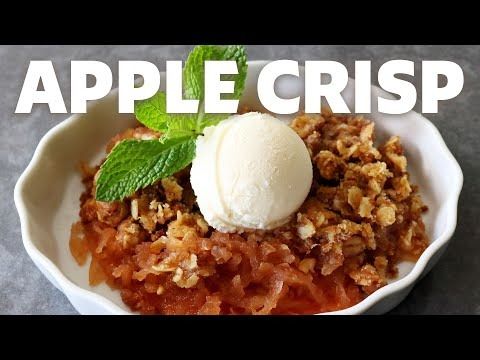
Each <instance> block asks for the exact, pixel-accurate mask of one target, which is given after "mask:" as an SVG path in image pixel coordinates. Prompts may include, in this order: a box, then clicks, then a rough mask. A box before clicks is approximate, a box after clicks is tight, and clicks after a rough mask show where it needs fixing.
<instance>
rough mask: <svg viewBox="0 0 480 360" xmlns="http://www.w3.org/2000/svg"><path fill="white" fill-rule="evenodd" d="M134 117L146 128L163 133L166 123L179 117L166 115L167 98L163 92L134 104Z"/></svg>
mask: <svg viewBox="0 0 480 360" xmlns="http://www.w3.org/2000/svg"><path fill="white" fill-rule="evenodd" d="M135 116H136V117H137V119H138V121H140V122H141V123H142V124H143V125H145V126H146V127H148V128H150V129H152V130H155V131H160V132H164V131H166V130H167V122H168V121H170V120H175V118H177V117H179V116H178V115H176V114H167V98H166V95H165V93H164V92H162V91H159V92H157V93H156V94H155V95H154V96H152V97H151V98H150V99H147V100H141V101H137V102H136V103H135Z"/></svg>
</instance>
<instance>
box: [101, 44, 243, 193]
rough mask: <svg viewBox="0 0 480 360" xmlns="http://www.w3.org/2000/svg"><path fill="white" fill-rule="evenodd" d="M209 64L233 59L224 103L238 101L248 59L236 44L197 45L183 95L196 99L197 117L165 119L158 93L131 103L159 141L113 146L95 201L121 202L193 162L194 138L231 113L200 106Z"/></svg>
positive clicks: (187, 68) (187, 66)
mask: <svg viewBox="0 0 480 360" xmlns="http://www.w3.org/2000/svg"><path fill="white" fill-rule="evenodd" d="M207 60H235V61H236V62H237V68H238V74H237V75H228V76H224V77H223V79H224V80H233V81H235V88H234V89H235V90H234V93H233V94H224V95H222V96H223V97H224V98H225V99H239V98H240V97H241V95H242V93H243V90H244V87H245V80H246V77H247V55H246V51H245V48H244V47H243V46H240V45H229V46H215V45H201V46H197V47H195V48H194V49H193V51H192V52H191V53H190V55H189V56H188V58H187V61H186V62H185V66H184V70H183V78H184V82H183V86H184V96H185V98H187V99H198V100H199V101H200V109H199V112H198V114H169V113H167V111H166V108H167V106H166V95H165V93H164V92H158V93H157V94H155V95H154V96H153V97H151V98H150V99H148V100H144V101H140V102H137V103H136V104H135V116H136V117H137V119H138V121H140V122H141V123H142V124H143V125H145V126H146V127H148V128H150V129H152V130H155V131H158V132H161V133H162V137H161V138H160V140H132V139H128V140H124V141H122V142H120V143H119V144H117V145H116V146H115V147H114V148H113V150H112V151H111V152H110V154H109V155H108V157H107V159H106V160H105V162H104V163H103V165H102V166H101V168H100V174H99V177H98V179H97V184H96V199H97V200H99V201H107V202H108V201H115V200H122V199H123V198H125V197H126V196H129V195H131V194H132V193H133V192H135V191H137V190H139V189H141V188H145V187H146V186H148V185H151V184H153V183H155V182H156V181H158V180H159V179H162V178H164V177H167V176H170V175H172V174H174V173H175V172H177V171H180V170H182V169H183V168H185V167H186V166H188V165H189V164H190V163H191V162H192V160H193V158H194V157H195V139H196V138H197V136H199V135H201V134H202V133H203V130H204V129H205V128H206V127H208V126H214V125H216V124H218V123H219V122H220V121H222V120H224V119H225V118H227V117H228V116H229V114H205V112H204V107H203V100H204V96H205V94H204V84H205V66H204V62H205V61H207Z"/></svg>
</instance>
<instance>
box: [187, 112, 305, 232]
mask: <svg viewBox="0 0 480 360" xmlns="http://www.w3.org/2000/svg"><path fill="white" fill-rule="evenodd" d="M190 176H191V179H190V181H191V184H192V187H193V190H194V191H195V195H196V196H197V203H198V206H199V207H200V211H201V212H202V214H203V216H204V218H205V220H206V221H207V222H208V223H209V224H210V225H211V226H213V227H214V228H215V229H217V230H219V231H222V232H236V231H238V232H241V231H243V230H244V229H265V230H268V229H273V228H275V227H277V226H280V225H283V224H284V223H286V222H287V221H288V220H289V219H290V217H291V215H292V214H293V213H294V212H295V211H296V210H297V209H298V208H299V207H300V205H301V204H302V203H303V201H304V200H305V198H306V197H307V195H308V192H309V190H310V187H311V184H312V163H311V161H310V155H309V153H308V150H307V148H306V146H305V144H304V143H303V141H302V139H301V138H300V137H299V136H298V135H297V134H296V133H295V131H293V130H292V129H291V128H290V127H289V126H288V125H286V124H284V123H283V122H281V121H280V120H278V119H276V118H274V117H273V116H271V115H268V114H261V113H257V112H251V113H247V114H243V115H233V116H231V117H230V118H228V119H226V120H224V121H222V122H221V123H220V124H218V125H217V126H212V127H208V128H206V129H205V131H204V135H203V136H199V137H198V139H197V144H196V156H195V159H194V160H193V164H192V169H191V173H190Z"/></svg>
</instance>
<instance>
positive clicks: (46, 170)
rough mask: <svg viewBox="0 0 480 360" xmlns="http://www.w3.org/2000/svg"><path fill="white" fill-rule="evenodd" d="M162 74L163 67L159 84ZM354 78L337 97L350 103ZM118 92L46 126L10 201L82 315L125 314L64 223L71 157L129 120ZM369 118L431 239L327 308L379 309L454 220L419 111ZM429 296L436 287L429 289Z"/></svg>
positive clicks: (446, 162) (90, 154)
mask: <svg viewBox="0 0 480 360" xmlns="http://www.w3.org/2000/svg"><path fill="white" fill-rule="evenodd" d="M266 63H267V62H265V61H252V62H250V63H249V72H248V78H247V83H246V90H245V95H244V97H243V99H242V102H243V103H246V104H249V105H251V106H253V107H256V108H258V107H259V101H258V98H257V95H256V80H257V77H258V73H259V71H260V70H261V69H262V67H263V66H264V65H265V64H266ZM163 84H165V74H162V85H163ZM276 88H277V92H278V93H279V95H281V96H290V95H295V94H302V93H303V80H299V79H298V78H295V77H290V76H288V77H282V78H280V79H279V80H278V81H277V84H276ZM353 94H354V82H353V80H350V82H349V84H348V86H347V88H346V90H345V92H344V94H343V95H344V98H345V99H346V102H347V104H348V105H349V106H350V108H352V109H353ZM378 95H382V96H384V97H388V96H390V95H389V94H387V93H386V92H384V91H383V90H381V89H379V88H377V87H372V99H373V100H372V102H373V103H372V109H375V108H376V107H377V106H376V99H377V97H378ZM117 107H118V106H117V91H116V90H113V91H112V92H111V93H110V94H109V95H108V96H107V97H105V98H103V99H102V100H100V101H97V102H94V103H92V104H90V106H89V108H88V112H87V114H81V115H73V116H71V117H70V118H68V119H67V120H65V121H63V122H62V123H60V124H59V125H57V126H55V127H54V128H53V129H51V130H50V131H49V132H48V133H47V134H46V135H45V136H44V137H43V138H42V140H41V141H40V143H39V144H38V147H37V149H36V151H35V153H34V155H33V158H32V160H31V162H30V164H29V165H28V167H27V169H26V170H25V171H24V172H23V174H22V175H21V176H20V178H19V179H18V182H17V184H16V186H15V204H16V207H17V210H18V213H19V215H20V222H21V227H22V237H23V244H24V246H25V249H26V250H27V252H28V254H29V255H30V257H31V258H32V260H33V261H34V263H35V264H36V265H37V266H38V268H39V269H40V270H41V271H42V273H43V274H44V275H45V276H46V277H47V278H48V279H49V280H50V281H51V282H52V283H53V284H54V285H55V286H56V287H57V288H58V289H59V290H61V291H62V292H63V293H64V294H65V295H66V296H67V297H68V299H69V300H70V302H71V303H72V304H73V306H74V307H75V309H77V310H78V311H79V312H80V313H81V314H129V313H131V312H130V311H129V309H128V308H127V307H126V306H125V305H124V304H123V302H122V300H121V299H120V294H119V291H115V290H111V289H110V288H109V287H108V286H107V285H100V286H96V287H91V286H89V284H88V265H85V266H83V267H79V266H78V265H77V264H76V262H75V261H74V260H73V258H72V256H71V254H70V251H69V237H70V227H71V225H72V223H73V222H75V221H77V220H78V211H79V196H80V193H81V192H82V191H83V187H82V184H81V181H80V174H79V172H78V171H77V168H76V166H77V164H78V163H79V162H80V161H81V160H85V161H88V162H89V163H97V162H99V161H100V160H101V158H102V157H104V155H105V153H104V151H105V150H104V149H105V145H106V143H107V141H108V139H110V138H111V137H112V136H113V135H115V134H116V133H118V132H119V131H121V130H123V129H125V128H127V127H128V126H129V125H131V124H133V117H132V116H131V115H119V114H118V113H117ZM368 117H369V118H371V119H373V120H374V121H375V123H376V130H377V134H378V136H377V137H378V139H379V140H380V141H381V140H382V139H384V138H385V137H386V136H387V135H393V134H395V135H399V136H400V137H401V139H402V142H403V144H404V146H405V150H406V154H407V159H408V168H409V171H410V174H411V179H412V181H413V183H414V184H418V185H419V186H420V193H421V195H422V197H423V199H424V201H425V202H426V204H427V205H428V206H429V211H428V212H427V213H426V215H425V223H426V228H427V232H428V235H429V236H430V239H431V244H430V246H429V247H428V248H427V249H426V250H425V252H424V253H423V254H422V256H421V257H420V259H419V260H418V261H417V262H416V263H415V264H411V263H402V264H400V275H399V277H398V278H397V279H394V280H393V281H392V282H391V283H390V284H388V285H386V286H385V287H383V288H381V289H379V290H378V291H376V292H375V293H373V294H372V295H370V296H368V297H367V298H366V299H364V300H363V301H362V302H360V303H359V304H357V305H355V306H353V307H350V308H348V309H345V310H341V311H336V312H332V313H330V314H360V313H375V314H379V313H385V312H387V311H389V310H391V309H392V308H393V307H395V306H396V305H398V304H399V303H400V302H401V301H402V300H403V299H404V298H405V296H407V294H408V293H409V291H410V290H411V289H412V287H413V285H414V284H415V282H416V281H418V280H419V279H420V278H421V277H422V276H423V275H425V274H426V273H427V272H428V271H429V270H430V269H431V268H432V266H433V265H434V264H435V263H436V262H437V260H438V259H439V257H440V256H441V254H442V253H443V251H444V250H445V248H446V246H447V243H448V241H449V240H450V237H451V236H452V234H453V232H454V230H455V226H456V221H457V202H458V197H459V194H460V190H461V188H462V184H463V175H462V171H461V169H460V166H459V165H458V163H457V161H456V160H455V159H454V157H453V156H452V154H451V153H450V151H449V150H448V148H447V146H446V145H445V142H444V141H443V139H442V137H441V135H440V133H439V132H438V130H437V129H436V128H435V126H434V125H433V124H432V123H431V122H430V121H428V120H427V119H425V118H424V117H423V116H422V115H419V114H417V113H415V112H410V113H408V114H405V115H399V116H398V115H397V116H391V115H385V114H380V113H378V112H374V113H372V114H371V115H369V116H368ZM432 296H435V294H432Z"/></svg>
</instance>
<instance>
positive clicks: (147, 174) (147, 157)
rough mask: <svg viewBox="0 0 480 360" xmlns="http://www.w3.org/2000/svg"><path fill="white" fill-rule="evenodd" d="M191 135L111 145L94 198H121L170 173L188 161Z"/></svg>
mask: <svg viewBox="0 0 480 360" xmlns="http://www.w3.org/2000/svg"><path fill="white" fill-rule="evenodd" d="M194 156H195V138H193V137H186V138H185V137H184V138H176V139H167V140H165V141H163V142H160V141H158V140H133V139H129V140H124V141H122V142H120V143H119V144H118V145H117V146H115V147H114V148H113V150H112V152H111V153H110V154H109V155H108V157H107V160H105V162H104V163H103V165H102V166H101V168H100V175H99V177H98V179H97V188H96V199H97V200H99V201H115V200H122V199H123V198H125V197H126V196H129V195H131V194H132V193H134V192H135V191H137V190H138V189H140V188H144V187H146V186H148V185H151V184H153V183H154V182H155V181H157V180H159V179H161V178H164V177H167V176H170V175H172V174H174V173H175V172H177V171H179V170H181V169H183V168H184V167H186V166H187V165H188V164H190V163H191V162H192V160H193V158H194Z"/></svg>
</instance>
